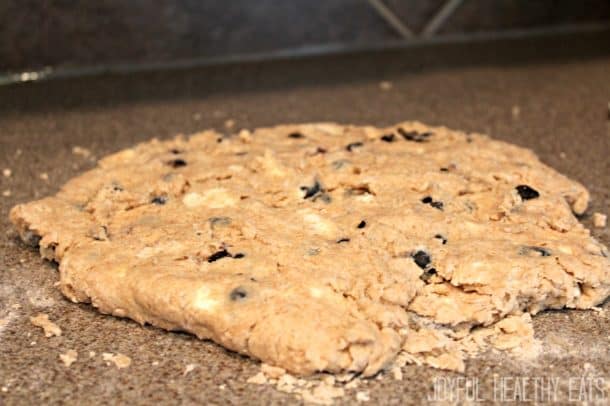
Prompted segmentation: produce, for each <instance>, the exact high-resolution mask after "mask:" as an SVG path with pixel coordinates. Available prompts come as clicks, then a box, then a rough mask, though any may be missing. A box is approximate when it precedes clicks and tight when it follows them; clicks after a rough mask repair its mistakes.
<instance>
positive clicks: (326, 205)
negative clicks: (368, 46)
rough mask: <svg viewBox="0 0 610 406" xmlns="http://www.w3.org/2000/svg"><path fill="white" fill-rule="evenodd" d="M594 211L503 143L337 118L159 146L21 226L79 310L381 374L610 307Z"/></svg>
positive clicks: (532, 159)
mask: <svg viewBox="0 0 610 406" xmlns="http://www.w3.org/2000/svg"><path fill="white" fill-rule="evenodd" d="M588 200H589V195H588V192H587V190H586V189H585V188H584V187H583V186H581V185H580V184H578V183H576V182H574V181H571V180H569V179H567V178H566V177H564V176H562V175H560V174H559V173H557V172H555V171H554V170H552V169H551V168H549V167H547V166H546V165H544V164H542V163H541V162H540V161H539V160H538V159H537V157H536V156H535V155H534V154H533V153H532V152H531V151H529V150H526V149H523V148H519V147H516V146H514V145H510V144H507V143H504V142H499V141H494V140H492V139H490V138H488V137H486V136H483V135H479V134H465V133H462V132H458V131H451V130H448V129H446V128H443V127H438V128H431V127H426V126H424V125H422V124H420V123H416V122H405V123H401V124H399V125H396V126H392V127H389V128H374V127H355V126H342V125H336V124H328V123H323V124H304V125H285V126H279V127H274V128H263V129H257V130H255V131H254V132H249V131H247V130H242V131H241V132H239V133H238V134H235V135H233V136H227V135H221V134H218V133H216V132H214V131H205V132H202V133H198V134H195V135H193V136H192V137H190V138H189V139H186V138H183V137H176V138H175V139H173V140H170V141H158V140H152V141H150V142H148V143H144V144H140V145H138V146H136V147H134V148H132V149H127V150H124V151H121V152H118V153H116V154H114V155H111V156H108V157H106V158H104V159H102V160H100V161H99V164H98V167H97V168H95V169H93V170H91V171H89V172H87V173H85V174H83V175H82V176H79V177H77V178H75V179H72V180H71V181H70V182H68V183H67V184H66V185H64V187H63V188H62V189H61V191H60V192H59V193H58V194H57V195H56V196H54V197H48V198H45V199H42V200H39V201H35V202H32V203H28V204H24V205H19V206H17V207H15V208H13V210H12V211H11V214H10V217H11V220H12V222H13V223H14V224H15V225H16V227H17V228H18V230H19V232H20V234H21V237H22V238H23V240H24V241H26V242H28V243H30V244H32V245H38V246H39V247H40V252H41V255H42V256H43V257H45V258H48V259H50V260H54V261H57V262H59V263H60V265H59V270H60V282H61V283H60V287H61V290H62V292H63V294H64V295H65V296H67V297H68V298H70V299H71V300H72V301H74V302H91V303H92V304H93V306H95V307H97V308H98V309H99V310H100V311H101V312H103V313H110V314H114V315H116V316H120V317H129V318H132V319H134V320H136V321H138V322H140V323H142V324H144V323H150V324H153V325H156V326H160V327H163V328H165V329H168V330H183V331H189V332H191V333H193V334H196V335H197V336H198V337H200V338H206V339H212V340H214V341H215V342H217V343H219V344H221V345H223V346H225V347H227V348H229V349H231V350H234V351H237V352H240V353H243V354H247V355H250V356H252V357H255V358H258V359H260V360H262V361H264V362H266V363H268V364H270V365H274V366H278V367H281V368H284V369H286V370H287V371H290V372H292V373H297V374H310V373H313V372H315V371H330V372H343V371H361V372H362V374H363V375H364V376H367V375H372V374H374V373H376V372H377V371H379V370H380V369H382V368H384V367H386V366H389V365H390V364H391V363H392V361H393V360H394V359H395V357H396V356H397V354H398V353H399V351H401V352H402V355H403V356H408V354H407V355H405V351H407V352H408V349H409V348H411V351H413V356H412V357H411V358H410V359H411V360H417V359H422V360H423V361H422V362H426V363H428V364H430V365H433V366H437V367H440V368H448V369H456V370H461V369H463V362H462V359H461V356H462V354H463V351H462V350H460V349H459V348H457V349H456V345H455V343H458V342H461V341H463V340H464V338H465V337H467V336H468V335H469V334H470V332H471V331H472V329H473V328H475V327H479V326H491V325H493V324H494V323H497V322H499V321H501V320H503V319H505V318H506V317H508V316H519V315H520V314H521V313H522V312H526V313H531V314H535V313H537V312H539V311H541V310H543V309H546V308H562V307H569V308H579V309H586V308H590V307H592V306H595V305H597V304H599V303H601V302H602V301H604V299H605V298H607V297H608V295H609V293H610V262H609V261H608V258H607V250H606V248H605V247H603V246H602V245H601V244H600V243H598V242H597V241H595V240H594V239H593V238H592V237H591V236H590V235H589V231H588V230H587V229H585V228H584V227H583V226H582V225H581V224H580V223H579V222H578V220H577V219H576V218H575V217H574V215H573V214H572V213H573V212H574V213H576V214H581V213H583V212H584V211H585V209H586V207H587V204H588ZM522 330H523V329H522ZM526 330H527V329H525V330H523V331H526ZM519 331H521V330H519ZM410 335H412V338H417V337H418V335H419V336H426V337H428V341H426V342H425V344H426V345H427V346H429V348H416V347H412V346H417V342H418V341H417V339H413V340H409V336H410ZM447 340H449V341H447ZM452 342H453V344H452ZM513 342H517V341H515V340H512V341H510V342H506V343H505V344H506V345H512V343H513ZM418 357H419V358H418Z"/></svg>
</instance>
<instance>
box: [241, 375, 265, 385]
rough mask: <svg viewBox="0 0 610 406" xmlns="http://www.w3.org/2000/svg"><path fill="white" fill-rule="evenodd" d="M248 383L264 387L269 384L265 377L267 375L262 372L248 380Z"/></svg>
mask: <svg viewBox="0 0 610 406" xmlns="http://www.w3.org/2000/svg"><path fill="white" fill-rule="evenodd" d="M246 382H248V383H255V384H257V385H264V384H266V383H267V378H266V377H265V374H263V373H262V372H259V373H258V374H256V375H254V376H253V377H250V378H248V380H247V381H246Z"/></svg>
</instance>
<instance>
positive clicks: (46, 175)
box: [38, 172, 49, 180]
mask: <svg viewBox="0 0 610 406" xmlns="http://www.w3.org/2000/svg"><path fill="white" fill-rule="evenodd" d="M38 177H39V178H40V179H42V180H49V174H48V173H46V172H42V173H41V174H40V175H38Z"/></svg>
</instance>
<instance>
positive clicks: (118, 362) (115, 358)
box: [102, 352, 131, 369]
mask: <svg viewBox="0 0 610 406" xmlns="http://www.w3.org/2000/svg"><path fill="white" fill-rule="evenodd" d="M102 358H103V359H104V361H106V362H112V363H114V365H115V366H116V367H117V368H118V369H123V368H127V367H128V366H130V365H131V358H129V357H128V356H127V355H123V354H120V353H117V354H116V355H115V354H113V353H110V352H105V353H103V354H102Z"/></svg>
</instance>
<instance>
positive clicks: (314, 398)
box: [302, 382, 345, 405]
mask: <svg viewBox="0 0 610 406" xmlns="http://www.w3.org/2000/svg"><path fill="white" fill-rule="evenodd" d="M302 396H303V400H304V401H305V402H311V403H315V404H318V405H330V404H332V403H333V399H334V398H339V397H342V396H345V390H344V389H343V388H337V387H334V386H330V385H327V384H326V383H324V382H321V383H320V384H319V385H318V386H316V387H315V388H314V389H313V390H312V391H303V393H302Z"/></svg>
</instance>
